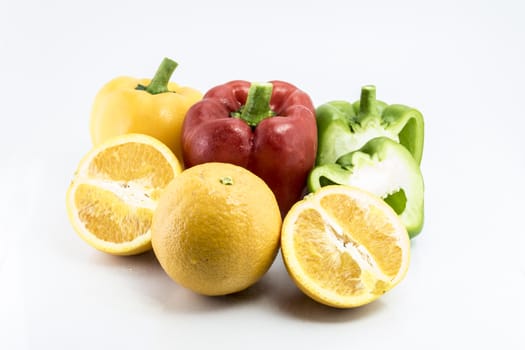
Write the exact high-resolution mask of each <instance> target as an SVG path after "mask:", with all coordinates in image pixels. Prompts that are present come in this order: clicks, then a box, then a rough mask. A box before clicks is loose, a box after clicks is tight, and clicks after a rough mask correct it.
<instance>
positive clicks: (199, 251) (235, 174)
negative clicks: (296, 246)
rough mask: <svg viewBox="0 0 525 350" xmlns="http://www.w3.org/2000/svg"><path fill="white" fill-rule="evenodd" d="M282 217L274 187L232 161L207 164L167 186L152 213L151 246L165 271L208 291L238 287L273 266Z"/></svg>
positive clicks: (221, 291) (217, 292)
mask: <svg viewBox="0 0 525 350" xmlns="http://www.w3.org/2000/svg"><path fill="white" fill-rule="evenodd" d="M281 223H282V222H281V216H280V212H279V206H278V205H277V201H276V199H275V196H274V195H273V193H272V191H271V190H270V188H269V187H268V186H267V185H266V184H265V183H264V181H263V180H262V179H260V178H259V177H257V176H256V175H254V174H253V173H251V172H250V171H248V170H246V169H244V168H242V167H239V166H236V165H232V164H226V163H204V164H201V165H197V166H194V167H192V168H189V169H187V170H185V171H184V172H183V173H182V174H180V175H178V176H177V177H175V179H173V181H172V182H171V183H170V184H169V185H168V187H167V188H166V190H165V191H164V193H163V194H162V196H161V198H160V200H159V203H158V207H157V209H156V211H155V214H154V216H153V223H152V227H151V235H152V245H153V251H154V252H155V255H156V256H157V259H158V261H159V262H160V264H161V266H162V267H163V269H164V270H165V271H166V273H167V274H168V275H169V276H170V277H171V278H172V279H173V280H174V281H176V282H177V283H179V284H180V285H182V286H184V287H186V288H188V289H190V290H192V291H194V292H196V293H199V294H204V295H225V294H230V293H235V292H239V291H241V290H244V289H246V288H248V287H249V286H251V285H253V284H254V283H256V282H257V281H258V280H259V279H260V278H261V277H262V276H263V275H264V274H265V273H266V271H267V270H268V269H269V268H270V266H271V264H272V263H273V261H274V259H275V256H276V255H277V251H278V248H279V240H280V230H281Z"/></svg>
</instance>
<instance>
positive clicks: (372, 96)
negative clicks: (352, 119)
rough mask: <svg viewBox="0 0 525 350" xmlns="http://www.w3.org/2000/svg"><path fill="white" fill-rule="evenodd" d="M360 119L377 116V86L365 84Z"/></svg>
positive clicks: (360, 106) (360, 105) (362, 89)
mask: <svg viewBox="0 0 525 350" xmlns="http://www.w3.org/2000/svg"><path fill="white" fill-rule="evenodd" d="M359 115H360V118H359V119H360V120H364V119H369V118H375V117H376V116H377V115H378V112H377V100H376V87H375V86H374V85H365V86H363V87H362V88H361V99H360V100H359Z"/></svg>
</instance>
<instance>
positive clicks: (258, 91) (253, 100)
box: [233, 83, 274, 127]
mask: <svg viewBox="0 0 525 350" xmlns="http://www.w3.org/2000/svg"><path fill="white" fill-rule="evenodd" d="M272 90H273V85H272V84H271V83H252V84H251V85H250V90H249V91H248V96H247V97H246V103H245V105H244V106H243V107H242V111H241V112H240V114H239V113H234V114H233V116H234V117H238V118H241V119H242V120H244V121H245V122H246V123H247V124H248V125H250V126H251V127H255V126H257V124H259V123H260V122H261V121H262V120H264V119H266V118H269V117H272V116H273V115H274V113H273V111H272V110H271V108H270V99H271V97H272Z"/></svg>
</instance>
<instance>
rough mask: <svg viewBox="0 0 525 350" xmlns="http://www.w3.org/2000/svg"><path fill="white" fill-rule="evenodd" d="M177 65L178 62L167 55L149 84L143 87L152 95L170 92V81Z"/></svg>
mask: <svg viewBox="0 0 525 350" xmlns="http://www.w3.org/2000/svg"><path fill="white" fill-rule="evenodd" d="M177 66H178V63H177V62H175V61H174V60H172V59H170V58H167V57H165V58H164V59H163V60H162V62H161V64H160V66H159V68H157V72H156V73H155V75H154V76H153V79H151V81H150V83H149V84H148V86H146V87H143V89H144V90H146V91H147V92H149V93H150V94H152V95H156V94H161V93H163V92H169V89H168V83H169V81H170V78H171V75H172V74H173V72H174V71H175V68H177ZM139 87H140V86H139ZM139 87H137V88H139Z"/></svg>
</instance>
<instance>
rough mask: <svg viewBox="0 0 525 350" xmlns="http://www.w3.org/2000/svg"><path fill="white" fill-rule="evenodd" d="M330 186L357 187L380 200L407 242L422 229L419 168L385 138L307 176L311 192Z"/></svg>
mask: <svg viewBox="0 0 525 350" xmlns="http://www.w3.org/2000/svg"><path fill="white" fill-rule="evenodd" d="M334 141H335V140H334ZM329 184H344V185H350V186H355V187H359V188H362V189H364V190H367V191H369V192H371V193H373V194H375V195H377V196H379V197H381V198H383V199H384V200H385V202H387V203H388V204H389V205H390V206H391V207H392V208H393V209H394V211H395V212H396V213H397V214H398V215H399V217H400V219H401V221H402V222H403V224H404V225H405V227H406V229H407V231H408V234H409V236H410V238H413V237H415V236H416V235H417V234H418V233H419V232H421V230H422V228H423V218H424V206H423V199H424V184H423V176H422V174H421V171H420V169H419V165H418V163H417V162H416V160H415V159H414V158H413V157H412V155H411V153H410V152H409V151H408V150H407V149H406V148H405V147H403V146H401V145H400V144H399V143H397V142H395V141H393V140H391V139H390V138H388V137H385V136H382V137H377V138H374V139H372V140H370V141H368V142H367V143H366V144H365V145H364V146H363V147H361V148H360V149H359V150H357V151H353V152H350V153H347V154H345V155H343V156H341V157H340V158H338V159H337V161H336V162H335V163H332V164H325V165H320V166H317V167H315V168H314V169H313V170H312V171H311V172H310V174H309V176H308V189H309V190H310V191H311V192H315V191H316V190H318V189H319V188H320V187H322V186H326V185H329Z"/></svg>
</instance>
